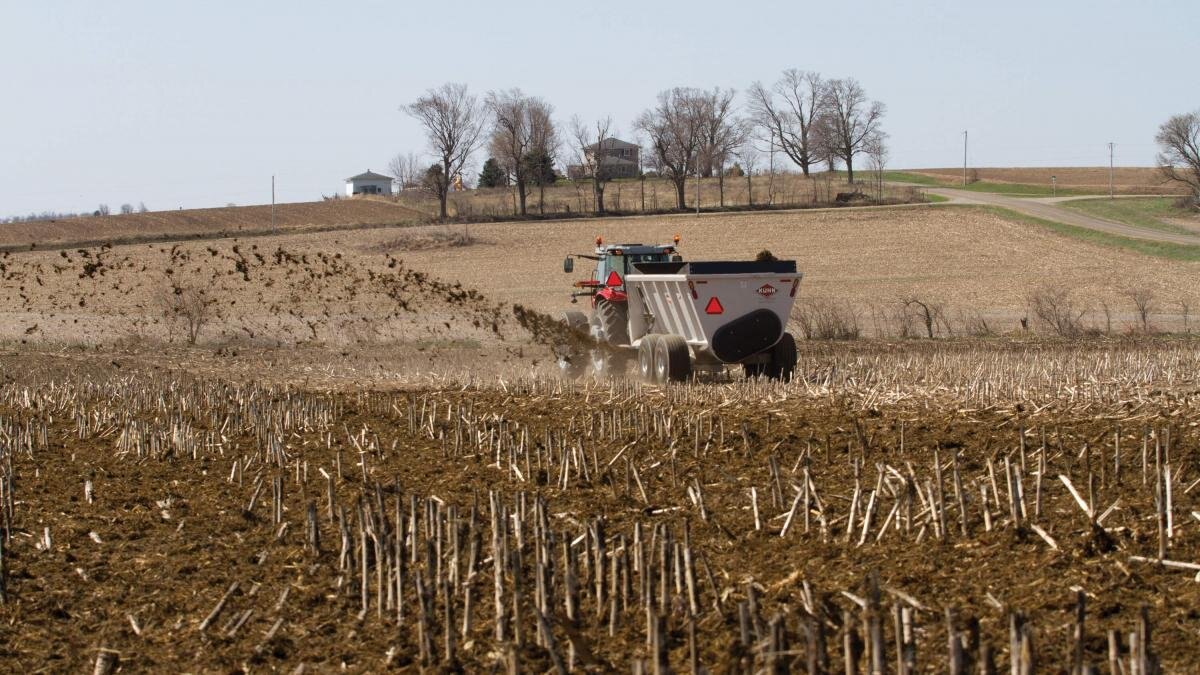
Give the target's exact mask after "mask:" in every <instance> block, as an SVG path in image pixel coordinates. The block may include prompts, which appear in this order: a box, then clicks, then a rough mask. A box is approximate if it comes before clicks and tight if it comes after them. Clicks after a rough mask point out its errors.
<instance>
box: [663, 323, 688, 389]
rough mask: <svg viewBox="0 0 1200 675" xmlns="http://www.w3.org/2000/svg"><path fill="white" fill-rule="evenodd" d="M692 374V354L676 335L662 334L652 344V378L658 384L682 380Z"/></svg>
mask: <svg viewBox="0 0 1200 675" xmlns="http://www.w3.org/2000/svg"><path fill="white" fill-rule="evenodd" d="M691 376H692V355H691V353H690V352H689V351H688V346H687V343H686V342H684V340H683V338H681V337H679V336H678V335H664V336H662V337H660V338H659V339H658V344H656V345H655V346H654V380H655V381H656V382H658V383H659V384H665V383H667V382H684V381H686V380H687V379H688V378H690V377H691Z"/></svg>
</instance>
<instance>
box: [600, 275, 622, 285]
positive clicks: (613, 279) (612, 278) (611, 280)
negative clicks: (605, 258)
mask: <svg viewBox="0 0 1200 675" xmlns="http://www.w3.org/2000/svg"><path fill="white" fill-rule="evenodd" d="M604 285H606V286H609V287H614V286H620V285H621V275H620V274H617V273H616V272H615V271H613V272H609V273H608V280H607V281H605V282H604Z"/></svg>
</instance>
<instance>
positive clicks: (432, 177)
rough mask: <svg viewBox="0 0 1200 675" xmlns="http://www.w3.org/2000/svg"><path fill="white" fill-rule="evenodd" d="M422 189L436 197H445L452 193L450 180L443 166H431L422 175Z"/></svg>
mask: <svg viewBox="0 0 1200 675" xmlns="http://www.w3.org/2000/svg"><path fill="white" fill-rule="evenodd" d="M421 189H422V190H425V191H426V192H430V193H433V194H435V195H443V194H446V193H447V192H449V191H450V180H449V179H448V178H446V172H445V170H444V169H442V165H441V164H433V165H430V167H429V168H428V169H425V172H424V173H422V174H421Z"/></svg>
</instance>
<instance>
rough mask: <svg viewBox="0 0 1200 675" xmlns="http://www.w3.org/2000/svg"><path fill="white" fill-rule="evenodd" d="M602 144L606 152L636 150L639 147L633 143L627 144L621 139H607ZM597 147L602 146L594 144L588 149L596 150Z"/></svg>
mask: <svg viewBox="0 0 1200 675" xmlns="http://www.w3.org/2000/svg"><path fill="white" fill-rule="evenodd" d="M601 143H603V147H604V149H605V150H620V149H622V148H636V147H637V146H636V145H634V144H633V143H627V142H625V141H623V140H621V139H619V138H606V139H604V140H603V141H602V142H601ZM597 145H600V144H599V143H592V144H591V145H589V146H587V149H588V150H595V149H596V146H597Z"/></svg>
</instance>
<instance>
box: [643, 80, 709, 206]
mask: <svg viewBox="0 0 1200 675" xmlns="http://www.w3.org/2000/svg"><path fill="white" fill-rule="evenodd" d="M706 98H707V97H706V96H705V95H704V93H703V92H700V91H698V90H696V89H689V88H683V87H676V88H675V89H669V90H667V91H664V92H662V93H660V94H659V95H658V105H656V106H655V107H654V108H651V109H650V110H647V111H645V112H644V113H642V115H641V117H639V118H638V121H637V127H638V129H641V130H642V131H644V132H645V133H646V135H647V136H648V137H649V138H650V149H651V150H652V155H651V158H650V160H651V161H650V165H651V166H652V167H653V168H654V169H656V170H657V171H658V173H659V175H660V176H665V177H666V178H668V179H669V180H670V181H671V182H672V183H673V184H674V185H675V198H676V207H677V208H679V209H684V208H686V207H687V197H686V195H685V193H684V188H685V185H686V183H687V178H688V176H689V175H691V174H692V173H694V172H695V171H696V165H697V155H698V153H699V151H700V148H701V142H702V137H703V134H702V125H703V120H704V106H705V100H706Z"/></svg>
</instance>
